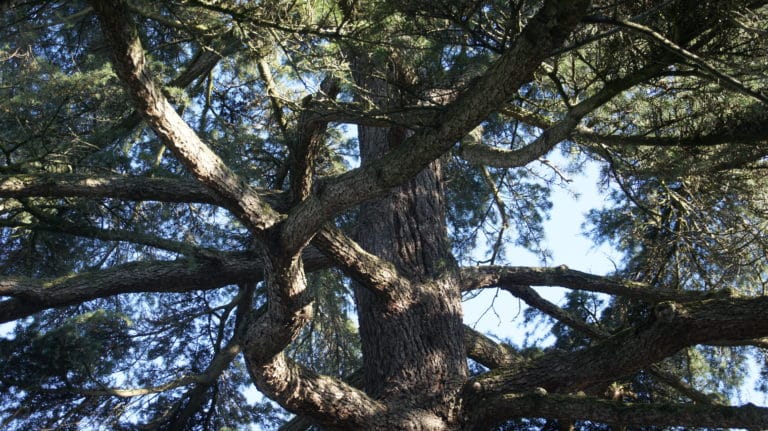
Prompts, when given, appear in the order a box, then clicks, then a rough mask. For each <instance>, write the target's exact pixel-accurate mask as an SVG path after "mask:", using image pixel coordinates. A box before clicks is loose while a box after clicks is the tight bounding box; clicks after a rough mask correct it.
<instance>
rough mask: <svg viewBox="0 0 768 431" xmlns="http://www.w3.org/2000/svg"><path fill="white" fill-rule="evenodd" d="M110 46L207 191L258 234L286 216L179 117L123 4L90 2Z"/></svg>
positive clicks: (136, 94)
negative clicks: (149, 64)
mask: <svg viewBox="0 0 768 431" xmlns="http://www.w3.org/2000/svg"><path fill="white" fill-rule="evenodd" d="M91 5H92V6H93V8H94V10H95V11H96V14H97V15H98V17H99V21H100V23H101V27H102V30H103V32H104V36H105V37H106V39H107V41H108V42H109V45H110V49H111V53H112V64H113V66H114V68H115V71H116V73H117V75H118V76H119V77H120V79H121V80H122V81H123V83H124V84H125V86H126V88H127V90H128V92H129V94H131V96H132V97H133V99H134V103H135V105H136V108H137V110H138V111H139V112H140V113H141V115H142V116H143V117H144V119H145V120H146V121H147V123H148V124H149V125H150V127H151V128H152V129H153V130H154V131H155V133H156V134H157V135H158V137H160V139H161V140H162V141H163V143H164V144H165V145H167V146H168V147H169V148H171V149H172V150H173V152H174V154H175V155H176V156H177V157H178V158H179V159H180V160H181V161H182V162H183V163H184V165H185V166H186V167H187V169H189V170H190V171H191V172H192V173H193V174H194V175H195V177H196V178H197V179H198V180H199V181H200V182H202V183H203V184H204V185H205V186H206V187H209V188H211V189H212V190H214V191H215V192H216V194H217V195H219V196H221V197H222V199H224V200H225V201H227V202H228V203H229V204H228V205H227V207H229V208H231V209H234V212H235V214H236V215H237V216H238V218H240V219H241V220H242V221H243V223H244V224H245V225H246V226H248V227H249V228H250V229H252V230H253V231H254V232H255V233H259V232H263V231H265V230H266V229H268V228H269V227H271V226H272V225H274V224H275V223H277V222H278V221H279V220H280V219H281V218H282V217H280V215H279V214H278V213H277V212H275V211H274V210H273V209H272V208H271V207H270V206H269V205H268V204H267V203H266V202H264V201H263V200H262V199H261V197H260V196H259V194H258V192H257V191H256V190H254V189H253V188H252V187H250V186H249V185H248V184H247V183H246V182H245V181H244V180H243V179H242V178H240V177H239V176H238V175H237V174H235V173H234V172H233V171H232V170H230V169H229V167H228V166H227V165H226V164H225V163H224V162H223V161H222V160H221V159H220V158H219V157H218V156H217V155H216V154H215V153H214V152H213V151H212V150H211V149H210V148H209V147H208V146H207V145H206V144H205V143H203V142H202V141H201V140H200V138H199V137H198V136H197V134H196V133H195V131H194V130H192V128H191V127H189V126H188V125H187V124H186V123H185V122H184V120H183V119H182V118H181V117H180V116H179V114H177V113H176V111H175V110H174V108H173V106H171V104H170V102H168V100H167V99H166V97H165V96H164V95H163V92H162V91H161V90H160V88H159V87H158V86H157V85H156V84H155V83H154V81H153V79H152V77H151V76H149V72H148V71H147V70H146V68H145V63H146V59H145V57H144V52H143V48H142V45H141V42H140V40H139V37H138V34H137V32H136V29H135V27H134V26H133V25H132V24H129V21H127V18H128V17H129V16H130V14H129V13H128V10H127V9H126V7H125V5H124V3H123V2H122V1H116V2H112V1H105V0H94V1H92V2H91Z"/></svg>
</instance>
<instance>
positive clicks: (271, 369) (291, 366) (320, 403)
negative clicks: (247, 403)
mask: <svg viewBox="0 0 768 431" xmlns="http://www.w3.org/2000/svg"><path fill="white" fill-rule="evenodd" d="M254 368H255V369H254ZM249 369H250V371H251V375H252V376H253V378H254V381H255V382H256V385H257V387H258V388H259V389H260V390H262V391H263V392H264V393H265V394H267V395H268V396H269V397H270V398H272V399H273V400H276V401H277V402H279V403H280V404H281V405H282V406H283V407H285V408H286V409H288V410H289V411H298V412H302V415H304V416H305V417H307V418H308V419H310V420H311V421H312V422H313V423H316V424H319V425H333V426H334V427H337V428H340V429H365V428H366V424H369V423H372V422H370V421H372V420H376V418H377V417H380V416H383V415H384V414H385V413H386V408H385V406H384V405H383V404H382V403H380V402H379V401H376V400H373V399H371V398H370V397H368V395H366V394H365V392H363V391H361V390H359V389H356V388H354V387H353V386H351V385H349V384H347V383H344V382H342V381H341V380H338V379H334V378H332V377H329V376H324V375H320V374H317V373H315V372H313V371H311V370H309V369H307V368H305V367H302V366H301V365H299V364H297V363H295V362H293V361H291V360H290V359H288V358H286V357H285V355H284V354H282V353H281V354H279V355H277V356H276V357H275V358H274V359H273V360H271V361H269V362H268V363H266V364H264V365H262V366H260V367H249Z"/></svg>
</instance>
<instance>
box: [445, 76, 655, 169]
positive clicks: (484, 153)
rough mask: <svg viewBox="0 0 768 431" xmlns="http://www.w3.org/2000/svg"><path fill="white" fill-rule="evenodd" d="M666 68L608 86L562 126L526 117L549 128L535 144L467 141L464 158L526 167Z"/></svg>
mask: <svg viewBox="0 0 768 431" xmlns="http://www.w3.org/2000/svg"><path fill="white" fill-rule="evenodd" d="M665 67H666V63H663V62H662V63H661V64H660V63H654V65H653V66H651V67H646V68H644V69H642V70H639V71H637V72H635V73H633V74H631V75H629V76H626V77H623V78H618V79H615V80H613V81H609V82H607V83H605V85H604V86H603V88H601V89H600V91H598V92H597V93H595V94H594V95H592V96H590V97H589V98H587V99H585V100H583V101H581V102H579V103H578V104H576V105H575V106H573V107H571V108H570V109H568V112H567V113H566V115H565V118H563V119H562V120H560V121H558V122H555V123H551V122H550V121H549V120H547V119H544V118H540V117H539V116H526V119H527V120H529V121H531V120H532V121H535V123H536V124H535V125H537V127H540V126H543V125H545V124H546V130H544V131H543V132H542V133H541V135H539V137H537V138H536V139H535V140H534V141H533V142H531V143H530V144H528V145H526V146H524V147H523V148H520V149H517V150H506V149H503V148H498V147H491V146H487V145H482V144H481V143H479V142H474V141H465V142H464V143H463V144H462V147H461V153H460V155H461V157H462V158H463V159H465V160H467V161H469V162H470V163H474V164H479V165H484V166H491V167H496V168H513V167H520V166H525V165H527V164H528V163H530V162H532V161H534V160H536V159H538V158H539V157H542V156H544V155H545V154H547V153H548V152H549V151H550V150H551V149H552V148H554V146H555V145H557V144H558V143H560V142H562V141H564V140H565V139H568V137H569V136H570V135H571V133H573V132H574V130H576V129H578V125H579V122H580V121H581V119H582V118H584V117H585V116H586V115H587V114H589V113H590V112H592V111H594V110H595V109H597V108H599V107H600V106H602V105H604V104H606V103H608V102H609V101H610V100H611V99H613V98H614V97H615V96H617V95H619V94H620V93H621V92H623V91H625V90H628V89H630V88H632V87H633V86H635V85H637V84H639V83H641V82H644V81H646V80H648V79H649V78H651V77H654V76H657V75H658V74H659V73H660V72H662V71H663V70H664V68H665ZM517 111H520V110H517ZM512 112H514V111H512ZM524 121H525V120H524Z"/></svg>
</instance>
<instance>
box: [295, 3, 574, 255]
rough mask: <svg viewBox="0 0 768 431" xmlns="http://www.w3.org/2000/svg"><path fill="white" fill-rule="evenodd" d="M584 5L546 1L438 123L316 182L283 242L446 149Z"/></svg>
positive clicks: (525, 73) (298, 238) (535, 62)
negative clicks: (356, 165) (374, 158)
mask: <svg viewBox="0 0 768 431" xmlns="http://www.w3.org/2000/svg"><path fill="white" fill-rule="evenodd" d="M588 5H589V2H588V1H586V0H579V1H566V0H548V1H545V2H544V5H542V7H541V8H540V9H539V11H538V12H537V13H536V15H535V16H534V17H533V18H532V19H531V20H530V21H529V23H528V25H527V26H526V27H525V29H524V30H523V32H522V33H521V35H520V37H518V38H517V39H516V42H515V44H514V46H513V47H512V48H511V49H509V50H508V51H507V52H505V53H504V54H502V55H501V57H499V59H498V60H497V61H496V62H495V63H493V64H492V65H491V67H490V68H489V69H488V70H487V71H486V73H485V74H483V75H482V76H480V77H479V78H478V79H476V80H475V81H473V82H472V84H470V85H469V86H468V87H467V88H466V89H465V90H464V91H463V92H462V94H461V95H459V97H458V98H457V99H456V100H455V101H453V102H452V103H450V104H449V105H448V106H447V107H446V108H445V109H444V110H443V111H442V113H441V114H440V115H438V116H437V126H435V127H433V128H420V129H418V130H416V131H415V133H414V134H413V135H412V136H411V137H410V138H408V139H407V140H406V141H405V142H404V143H403V145H400V146H398V147H397V148H395V149H393V150H391V151H390V152H389V153H387V154H386V155H385V156H384V157H382V158H381V159H378V160H377V161H376V162H373V163H371V164H368V165H366V166H363V167H360V168H357V169H354V170H352V171H350V172H347V173H345V174H342V175H339V176H336V177H330V178H327V179H324V180H323V181H320V182H319V183H318V187H317V191H316V192H315V194H314V195H313V196H312V197H310V198H309V199H307V200H305V201H304V202H302V203H301V204H300V205H298V206H297V207H296V208H295V209H294V211H292V212H291V214H290V215H289V217H288V219H287V220H286V224H287V226H288V228H287V232H286V238H285V241H284V242H285V243H286V244H300V243H301V242H302V241H304V238H307V237H308V236H310V235H311V234H312V233H314V232H315V231H317V230H318V229H319V227H320V226H322V225H323V224H324V223H325V222H326V221H327V220H328V219H329V218H330V217H332V216H333V215H335V214H337V213H338V212H340V211H342V210H344V209H346V208H349V207H350V206H352V205H354V204H357V203H360V202H362V201H365V200H367V199H370V198H372V197H374V196H377V195H379V194H381V193H383V192H385V191H386V190H389V189H390V188H392V187H394V186H397V185H399V184H402V183H403V182H404V181H407V180H408V179H410V178H412V177H413V176H415V175H416V174H417V173H418V172H420V171H422V170H423V169H424V168H425V167H426V166H427V165H429V163H431V162H433V161H434V160H435V159H437V158H438V157H440V156H441V155H442V154H443V153H445V152H446V151H448V150H449V149H450V148H451V147H453V145H454V144H455V142H457V141H458V140H459V139H461V138H462V137H464V136H465V135H466V134H467V133H468V132H469V131H470V130H472V129H473V128H475V127H476V126H477V125H478V124H480V122H482V121H483V120H484V119H485V118H486V117H487V116H488V115H489V114H490V113H491V112H493V111H496V110H498V109H500V108H501V107H502V106H503V105H504V104H505V103H506V102H507V101H508V100H509V99H511V98H512V97H513V96H514V95H515V94H516V93H517V90H518V89H519V88H520V87H521V86H522V85H523V84H524V83H526V82H528V81H529V80H530V79H531V77H532V75H533V72H534V71H535V70H536V69H537V68H538V67H539V65H540V64H541V61H542V60H543V59H544V58H546V57H547V56H548V55H549V54H550V53H551V52H552V51H553V50H554V49H555V48H557V47H559V46H560V45H561V44H562V43H563V41H565V39H566V38H567V37H568V35H569V34H570V33H571V31H572V30H573V29H574V28H575V27H576V25H577V24H578V23H579V20H580V19H581V16H582V15H583V14H584V12H585V11H586V9H587V7H588Z"/></svg>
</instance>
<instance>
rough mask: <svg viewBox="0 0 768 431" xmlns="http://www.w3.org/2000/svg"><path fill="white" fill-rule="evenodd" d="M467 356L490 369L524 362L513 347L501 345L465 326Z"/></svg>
mask: <svg viewBox="0 0 768 431" xmlns="http://www.w3.org/2000/svg"><path fill="white" fill-rule="evenodd" d="M464 344H465V345H466V346H467V356H468V357H469V358H471V359H472V360H474V361H477V362H479V363H480V364H482V365H483V366H485V367H488V368H490V369H496V368H505V367H510V366H512V365H515V364H519V363H521V362H522V361H523V358H522V357H520V355H518V354H517V353H516V352H515V351H514V350H513V349H512V348H511V347H509V346H507V345H505V344H499V343H496V342H495V341H493V340H491V339H490V338H488V337H486V336H485V335H483V334H481V333H480V332H477V331H475V330H474V329H472V328H470V327H469V326H467V325H464Z"/></svg>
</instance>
